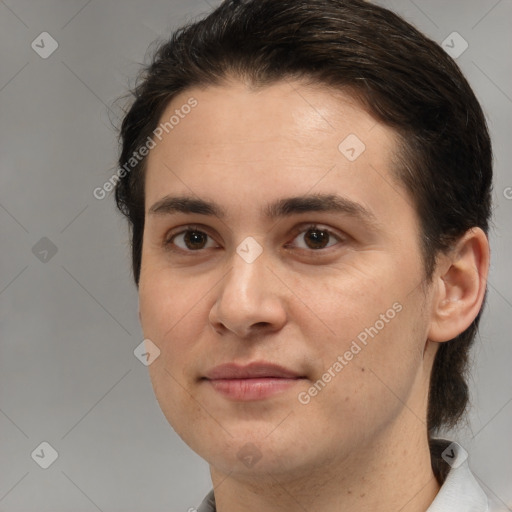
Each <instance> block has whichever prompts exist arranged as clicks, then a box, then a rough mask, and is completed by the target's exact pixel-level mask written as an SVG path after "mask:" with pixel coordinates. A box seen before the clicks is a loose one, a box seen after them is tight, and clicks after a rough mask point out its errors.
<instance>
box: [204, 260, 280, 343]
mask: <svg viewBox="0 0 512 512" xmlns="http://www.w3.org/2000/svg"><path fill="white" fill-rule="evenodd" d="M217 290H218V291H217V293H218V297H217V300H216V301H215V304H214V305H213V307H212V309H211V310H210V315H209V321H210V324H211V325H212V327H213V328H214V330H215V331H217V332H218V333H220V334H226V332H231V333H233V334H235V335H236V336H237V337H238V338H244V339H245V338H250V337H251V336H254V335H256V334H261V333H262V331H264V332H273V331H277V330H279V329H281V328H282V327H283V325H284V324H285V322H286V309H285V300H286V298H285V296H284V293H285V292H286V287H284V286H283V284H282V283H281V282H280V280H279V279H278V278H277V277H276V275H275V274H274V272H273V271H272V270H271V268H270V267H269V261H268V258H267V257H266V255H265V251H263V253H262V254H261V255H260V256H259V257H258V258H256V260H254V261H252V262H251V263H249V262H247V261H245V260H244V259H243V258H242V257H241V256H240V255H239V254H238V253H236V252H235V253H234V256H233V263H232V267H231V270H229V271H228V273H227V274H226V276H225V277H224V279H222V281H221V283H220V285H219V287H218V288H217Z"/></svg>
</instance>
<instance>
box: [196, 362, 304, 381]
mask: <svg viewBox="0 0 512 512" xmlns="http://www.w3.org/2000/svg"><path fill="white" fill-rule="evenodd" d="M268 377H274V378H277V379H297V378H300V377H302V375H299V374H298V373H297V372H294V371H293V370H289V369H288V368H284V367H283V366H279V365H277V364H273V363H268V362H266V361H262V362H259V361H255V362H252V363H249V364H247V365H244V366H243V365H239V364H236V363H226V364H221V365H219V366H216V367H215V368H212V369H211V370H210V371H208V372H207V373H206V375H205V378H206V379H208V380H218V379H257V378H268Z"/></svg>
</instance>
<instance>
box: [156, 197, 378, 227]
mask: <svg viewBox="0 0 512 512" xmlns="http://www.w3.org/2000/svg"><path fill="white" fill-rule="evenodd" d="M261 212H262V214H263V216H264V217H266V218H267V219H269V220H275V219H277V218H283V217H289V216H291V215H295V214H299V213H310V212H333V213H344V214H345V215H349V216H351V217H355V218H358V219H359V220H361V221H363V222H364V223H365V224H368V225H369V226H371V225H378V224H379V223H378V221H377V218H376V216H375V215H374V214H373V213H372V212H371V211H370V210H369V209H368V208H365V207H364V206H363V205H362V204H360V203H357V202H355V201H352V200H351V199H348V198H346V197H343V196H339V195H336V194H311V195H304V196H295V197H287V198H283V199H279V200H277V201H275V202H273V203H270V204H267V205H266V206H264V207H263V208H262V210H261ZM148 213H149V214H150V215H172V214H174V213H195V214H199V215H209V216H215V217H218V218H219V219H225V218H226V216H227V214H226V210H225V209H224V208H223V207H221V206H220V205H219V204H217V203H215V202H213V201H206V200H204V199H198V198H195V197H190V196H165V197H163V198H162V199H160V200H158V201H157V202H156V203H154V204H153V206H151V208H149V210H148Z"/></svg>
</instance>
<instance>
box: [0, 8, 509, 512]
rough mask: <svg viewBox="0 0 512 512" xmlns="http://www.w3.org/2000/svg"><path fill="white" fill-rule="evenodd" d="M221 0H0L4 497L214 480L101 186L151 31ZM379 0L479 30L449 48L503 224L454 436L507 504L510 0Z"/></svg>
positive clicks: (148, 497)
mask: <svg viewBox="0 0 512 512" xmlns="http://www.w3.org/2000/svg"><path fill="white" fill-rule="evenodd" d="M218 3H219V2H218V0H217V1H214V0H209V1H208V2H206V1H205V0H165V1H164V0H152V1H150V2H148V1H143V0H125V1H122V2H121V1H120V0H107V1H101V2H100V1H99V0H90V1H87V0H67V1H64V0H37V1H36V0H5V1H1V0H0V43H1V44H0V59H1V64H0V70H1V75H0V119H1V124H0V159H1V182H0V243H1V247H2V256H1V268H0V329H1V338H0V341H1V356H0V461H1V463H0V464H1V465H0V511H9V512H14V511H24V512H27V511H37V512H46V511H53V512H58V511H66V510H67V511H70V510H73V511H76V512H78V511H97V510H101V511H105V512H106V511H121V510H123V511H140V510H145V511H147V512H150V511H164V510H166V511H186V510H188V509H189V508H190V507H193V506H197V505H198V503H199V502H200V501H201V499H202V497H203V495H204V494H206V492H207V491H208V490H209V489H210V478H209V472H208V467H207V464H206V463H205V462H204V461H203V460H202V459H200V458H199V457H198V456H197V455H196V454H194V453H193V452H192V451H191V450H190V449H189V448H188V447H187V446H186V445H184V443H183V442H182V441H181V440H180V439H179V438H178V437H177V435H176V434H175V433H174V431H173V430H172V429H171V428H170V427H169V425H168V423H167V421H166V420H165V418H164V416H163V414H162V413H161V411H160V409H159V406H158V404H157V402H156V399H155V398H154V395H153V391H152V388H151V383H150V380H149V376H148V371H147V368H146V367H145V366H144V365H143V364H141V362H139V360H138V359H137V358H136V357H135V356H134V349H135V347H137V345H138V344H139V343H140V342H141V341H142V335H141V330H140V327H139V325H138V316H137V306H138V304H137V294H136V289H135V287H134V285H133V284H132V280H131V274H130V259H129V251H128V242H127V241H128V238H127V229H126V226H125V222H124V220H123V219H122V218H121V217H120V216H119V215H118V214H117V213H116V211H115V210H114V206H113V199H112V198H106V199H104V200H101V201H100V200H97V199H95V198H94V197H93V194H92V191H93V190H94V189H95V188H96V187H98V186H101V185H102V184H103V183H104V182H105V180H106V179H107V178H108V177H110V176H111V175H112V173H113V171H114V170H115V165H116V156H117V146H116V134H115V132H114V130H113V128H112V125H111V120H112V121H114V122H115V121H116V116H117V115H118V114H119V109H118V108H117V107H116V104H115V103H114V100H115V99H116V98H118V97H119V96H120V95H122V94H123V93H124V92H125V91H126V88H127V86H128V85H132V84H133V78H134V77H135V73H136V72H137V70H138V69H139V64H140V63H142V62H143V61H144V59H145V55H146V51H147V49H148V47H149V45H150V44H151V42H152V41H154V40H155V39H158V38H159V39H160V40H161V39H163V38H164V37H166V36H167V35H169V33H170V30H172V29H173V28H176V27H177V26H179V25H180V24H181V23H183V22H185V21H189V20H192V19H194V18H195V17H196V16H199V15H201V14H204V13H206V12H208V11H209V10H210V9H211V7H214V6H216V5H218ZM380 3H381V4H382V5H385V6H387V7H389V8H391V9H393V10H395V11H397V12H398V13H400V14H401V15H403V16H404V17H405V18H406V19H408V20H409V21H411V22H412V23H414V24H415V25H416V26H417V27H418V28H420V29H421V30H423V31H424V32H426V33H427V34H428V35H430V37H432V38H433V39H434V40H435V41H437V42H438V43H441V42H442V41H443V40H444V39H445V38H446V37H447V36H448V35H449V34H451V33H452V32H454V31H457V32H458V33H460V34H461V35H462V36H463V38H464V39H465V40H466V41H467V42H468V43H469V48H468V49H467V50H466V51H465V52H464V53H463V54H462V55H461V56H460V57H459V58H458V59H457V62H458V63H459V65H460V66H461V68H462V69H463V71H464V73H465V74H466V76H467V77H468V79H469V81H470V83H471V84H472V86H473V88H474V90H475V92H476V94H477V96H478V97H479V99H480V100H481V102H482V105H483V107H484V110H485V112H486V115H487V117H488V120H489V126H490V130H491V132H492V136H493V140H494V151H495V172H496V179H495V191H494V196H495V226H494V229H493V232H492V240H491V242H492V248H493V254H492V269H491V277H490V283H489V296H488V304H487V309H486V313H485V316H484V318H483V324H482V329H481V333H480V336H479V337H478V340H477V348H476V349H475V351H474V352H473V355H474V371H473V374H472V378H471V388H472V394H473V407H472V409H471V411H470V414H469V422H468V425H467V427H466V428H464V429H462V430H460V431H458V432H457V433H456V434H453V435H454V436H456V438H457V440H459V441H460V442H461V443H462V444H463V446H464V447H465V448H466V450H467V451H468V452H469V453H470V463H471V465H472V467H473V469H474V472H475V474H476V476H477V478H478V479H479V481H480V482H481V483H482V485H483V486H484V488H486V489H487V491H488V492H489V493H490V494H493V495H494V496H495V497H496V499H498V500H499V501H501V502H502V503H503V504H506V505H508V507H512V484H511V482H512V457H511V441H510V432H511V423H512V422H511V419H512V402H511V400H512V380H511V379H510V370H509V368H510V364H511V361H512V357H511V355H512V354H511V352H512V349H511V346H510V343H509V339H510V331H511V328H512V320H511V319H512V291H511V290H512V286H511V284H512V272H511V270H510V264H509V263H510V254H511V245H512V233H511V231H512V230H511V228H510V226H511V223H510V219H511V218H512V199H510V198H512V189H509V188H507V187H512V171H511V164H512V162H511V144H510V133H511V124H512V123H511V106H512V100H511V97H512V89H511V83H512V80H511V75H512V73H511V64H510V58H509V55H510V48H511V47H512V41H511V35H510V29H509V27H510V24H511V21H512V1H511V0H501V1H497V0H487V1H477V0H473V1H467V0H465V1H462V0H459V1H451V2H446V1H442V0H416V1H415V2H413V1H411V0H396V1H389V2H384V1H381V2H380ZM44 31H46V32H49V33H50V34H51V36H52V37H53V38H55V40H56V41H57V42H58V45H59V46H58V49H57V50H56V51H55V52H54V53H53V54H52V55H51V56H50V57H48V58H47V59H43V58H41V57H40V56H39V55H38V54H37V53H36V52H35V51H34V50H33V49H32V48H31V43H32V41H33V40H36V42H37V40H39V41H40V39H36V38H37V36H38V35H39V34H40V33H41V32H44ZM46 48H48V46H46ZM507 191H508V192H507ZM507 196H508V198H509V199H507ZM43 237H47V238H48V239H49V240H51V244H53V245H54V246H55V248H54V251H55V249H56V250H57V252H56V253H55V254H52V250H51V249H52V247H53V245H51V244H50V243H49V242H48V241H46V240H43V241H42V242H39V241H40V239H41V238H43ZM38 242H39V245H37V246H36V249H34V250H33V247H34V246H35V245H36V244H37V243H38ZM44 250H48V251H49V252H48V253H47V254H45V253H44V252H42V251H44ZM34 252H35V254H34ZM45 259H46V261H45ZM43 441H46V442H48V443H50V445H51V446H53V447H54V448H55V450H57V452H58V458H57V460H56V461H55V462H54V463H53V464H52V465H51V466H50V467H49V468H48V469H46V470H45V469H42V468H41V467H39V465H38V464H36V462H35V460H33V458H32V457H31V454H32V452H33V451H34V450H35V449H36V448H37V447H38V446H39V445H40V443H41V442H43ZM47 454H48V451H47V452H46V454H45V456H47Z"/></svg>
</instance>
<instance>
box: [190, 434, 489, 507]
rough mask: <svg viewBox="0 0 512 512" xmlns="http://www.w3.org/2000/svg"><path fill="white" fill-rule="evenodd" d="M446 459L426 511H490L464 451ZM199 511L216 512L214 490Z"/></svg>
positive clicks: (454, 448)
mask: <svg viewBox="0 0 512 512" xmlns="http://www.w3.org/2000/svg"><path fill="white" fill-rule="evenodd" d="M442 457H443V459H444V460H445V461H446V462H447V463H448V464H450V466H451V469H450V472H449V473H448V476H447V477H446V480H445V481H444V483H443V485H442V486H441V489H440V490H439V492H438V493H437V496H436V498H435V499H434V501H433V502H432V504H431V505H430V507H429V508H428V509H427V510H426V512H490V509H489V505H488V501H487V497H486V495H485V494H484V491H483V490H482V488H481V487H480V485H478V482H477V481H476V480H475V477H474V476H473V474H472V473H471V470H470V469H469V465H468V461H467V453H466V451H465V450H464V448H462V447H461V446H460V445H459V444H457V443H451V444H449V445H448V447H447V448H446V449H445V450H444V451H443V454H442ZM197 512H216V508H215V496H214V494H213V489H212V490H211V491H210V492H209V493H208V494H207V495H206V497H205V498H204V500H203V502H202V503H201V505H200V506H199V508H198V509H197Z"/></svg>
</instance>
